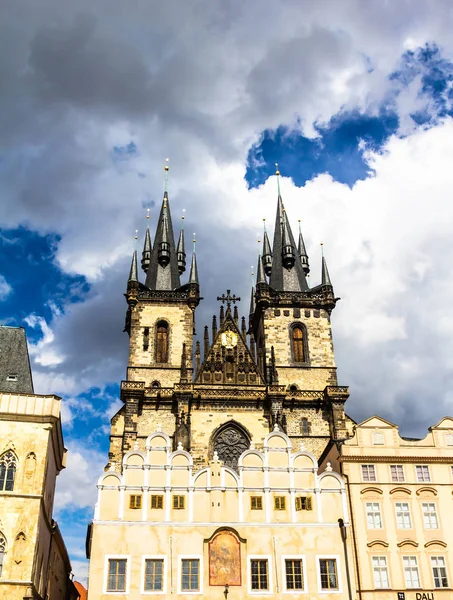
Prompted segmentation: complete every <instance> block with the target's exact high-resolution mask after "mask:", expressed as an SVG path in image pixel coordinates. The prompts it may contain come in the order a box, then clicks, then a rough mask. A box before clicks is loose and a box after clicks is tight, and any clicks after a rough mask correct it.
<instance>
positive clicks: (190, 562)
mask: <svg viewBox="0 0 453 600" xmlns="http://www.w3.org/2000/svg"><path fill="white" fill-rule="evenodd" d="M199 590H200V561H199V559H198V558H184V559H183V560H182V561H181V591H182V592H198V591H199Z"/></svg>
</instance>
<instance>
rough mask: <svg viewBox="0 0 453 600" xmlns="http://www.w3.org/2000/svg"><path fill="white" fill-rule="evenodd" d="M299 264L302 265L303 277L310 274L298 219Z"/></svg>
mask: <svg viewBox="0 0 453 600" xmlns="http://www.w3.org/2000/svg"><path fill="white" fill-rule="evenodd" d="M297 251H298V254H299V257H300V260H301V263H302V268H303V270H304V273H305V275H308V274H309V273H310V265H309V264H308V254H307V250H306V249H305V243H304V238H303V237H302V229H301V227H300V219H299V247H298V249H297Z"/></svg>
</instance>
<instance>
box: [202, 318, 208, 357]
mask: <svg viewBox="0 0 453 600" xmlns="http://www.w3.org/2000/svg"><path fill="white" fill-rule="evenodd" d="M203 345H204V353H203V360H206V359H207V358H208V353H209V329H208V326H207V325H205V326H204V339H203Z"/></svg>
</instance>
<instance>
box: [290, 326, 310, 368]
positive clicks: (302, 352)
mask: <svg viewBox="0 0 453 600" xmlns="http://www.w3.org/2000/svg"><path fill="white" fill-rule="evenodd" d="M306 331H307V330H306V329H305V327H304V326H303V325H300V324H298V325H294V326H293V327H292V328H291V345H292V354H293V361H294V362H296V363H303V362H307V340H306Z"/></svg>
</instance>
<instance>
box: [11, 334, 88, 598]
mask: <svg viewBox="0 0 453 600" xmlns="http://www.w3.org/2000/svg"><path fill="white" fill-rule="evenodd" d="M60 411H61V399H60V398H58V397H57V396H41V395H38V394H35V393H34V390H33V382H32V376H31V370H30V362H29V357H28V349H27V340H26V337H25V331H24V330H23V329H22V328H16V327H5V326H0V598H1V599H2V600H3V599H5V600H6V599H7V600H73V599H76V598H78V597H79V595H78V593H77V591H76V590H75V588H74V586H73V583H72V581H71V580H70V573H71V563H70V560H69V557H68V553H67V551H66V547H65V544H64V541H63V538H62V536H61V532H60V530H59V527H58V524H57V523H56V522H55V521H54V520H53V518H52V513H53V503H54V495H55V483H56V477H57V475H58V473H59V472H60V471H61V470H62V469H63V468H64V466H65V459H66V449H65V447H64V444H63V435H62V429H61V414H60Z"/></svg>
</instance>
